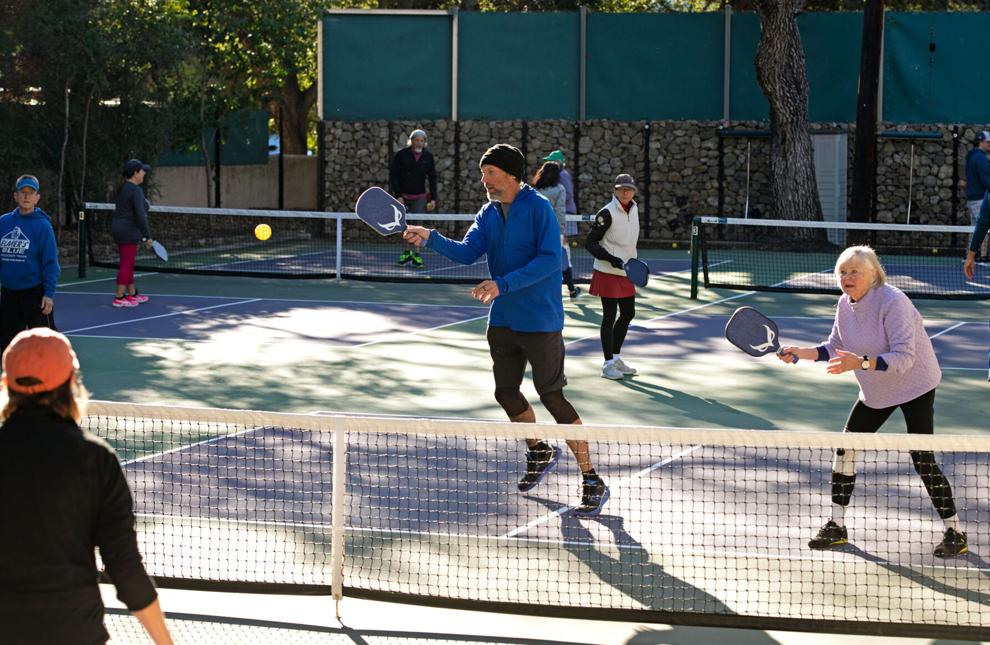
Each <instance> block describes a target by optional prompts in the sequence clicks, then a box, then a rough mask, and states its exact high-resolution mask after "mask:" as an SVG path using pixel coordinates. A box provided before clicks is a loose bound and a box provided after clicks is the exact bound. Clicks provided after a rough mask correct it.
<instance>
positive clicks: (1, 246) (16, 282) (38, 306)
mask: <svg viewBox="0 0 990 645" xmlns="http://www.w3.org/2000/svg"><path fill="white" fill-rule="evenodd" d="M40 191H41V187H40V185H39V183H38V179H37V178H36V177H33V176H32V175H21V176H20V177H18V178H17V182H16V183H15V184H14V201H16V202H17V208H15V209H14V210H12V211H10V212H9V213H7V214H6V215H4V216H3V217H0V285H2V287H0V353H2V352H3V350H4V349H6V348H7V345H9V344H10V341H12V340H13V339H14V336H16V335H17V334H18V333H20V332H22V331H24V330H25V329H31V328H33V327H48V328H50V329H55V321H54V319H53V316H52V311H53V310H54V309H55V285H56V284H58V276H59V273H61V268H60V267H59V264H58V246H57V244H56V243H55V232H54V231H53V230H52V223H51V222H50V221H49V219H48V215H46V214H45V212H44V211H42V210H41V209H40V208H38V201H39V200H40V199H41V192H40Z"/></svg>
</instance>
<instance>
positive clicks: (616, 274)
mask: <svg viewBox="0 0 990 645" xmlns="http://www.w3.org/2000/svg"><path fill="white" fill-rule="evenodd" d="M635 196H636V180H635V179H633V178H632V176H631V175H626V174H622V175H619V176H618V177H616V178H615V194H614V195H613V197H612V201H610V202H609V203H608V204H606V205H605V208H603V209H601V210H600V211H598V214H597V215H595V223H594V225H592V227H591V231H590V232H589V233H588V240H587V241H586V242H585V248H586V249H588V253H590V254H591V255H593V256H594V258H595V270H594V273H592V275H591V289H590V290H589V293H591V295H593V296H598V297H600V298H601V299H602V327H601V338H602V352H603V353H604V354H605V364H604V365H603V366H602V378H607V379H612V380H613V381H621V380H622V379H623V378H625V377H626V376H632V375H633V374H635V373H636V370H635V369H633V368H631V367H629V366H628V365H626V364H625V363H624V362H623V361H622V357H621V356H620V355H619V351H620V350H621V349H622V342H623V341H624V340H625V339H626V332H627V331H628V330H629V323H630V322H632V319H633V316H634V315H636V287H634V286H633V283H632V282H630V281H629V279H628V278H626V271H625V269H624V268H623V266H624V265H625V263H626V261H628V260H630V259H632V258H634V257H636V242H637V240H639V208H638V207H637V206H636V202H635V200H634V199H633V198H634V197H635ZM616 314H618V316H616Z"/></svg>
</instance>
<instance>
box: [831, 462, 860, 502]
mask: <svg viewBox="0 0 990 645" xmlns="http://www.w3.org/2000/svg"><path fill="white" fill-rule="evenodd" d="M855 485H856V451H855V450H843V449H842V448H840V449H838V450H836V451H835V459H833V460H832V502H833V503H835V504H838V505H839V506H848V505H849V499H850V498H851V497H852V492H853V487H854V486H855Z"/></svg>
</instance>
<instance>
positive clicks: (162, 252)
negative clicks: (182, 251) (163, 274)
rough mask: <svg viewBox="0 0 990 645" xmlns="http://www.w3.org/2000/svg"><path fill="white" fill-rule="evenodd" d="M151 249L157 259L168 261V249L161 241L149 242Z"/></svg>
mask: <svg viewBox="0 0 990 645" xmlns="http://www.w3.org/2000/svg"><path fill="white" fill-rule="evenodd" d="M151 250H152V251H153V252H154V253H155V255H157V256H158V259H159V260H161V261H162V262H168V251H167V250H166V249H165V246H164V245H163V244H162V243H161V242H159V241H158V240H155V241H153V242H152V243H151Z"/></svg>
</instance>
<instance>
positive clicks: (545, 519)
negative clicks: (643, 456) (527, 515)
mask: <svg viewBox="0 0 990 645" xmlns="http://www.w3.org/2000/svg"><path fill="white" fill-rule="evenodd" d="M700 447H701V444H698V445H696V446H691V447H690V448H685V449H684V450H681V451H680V452H677V453H674V454H673V455H671V456H670V457H667V458H666V459H663V460H661V461H658V462H657V463H655V464H653V465H652V466H647V467H646V468H644V469H643V470H641V471H639V472H638V473H634V474H632V475H629V476H628V477H623V478H621V479H616V480H614V482H613V483H612V485H611V486H609V490H610V491H611V490H613V489H616V488H621V487H622V486H624V485H625V484H628V483H629V482H631V481H633V480H635V479H638V478H640V477H643V476H644V475H649V474H650V473H652V472H653V471H655V470H658V469H660V468H663V467H664V466H666V465H667V464H670V463H673V462H674V461H676V460H678V459H680V458H681V457H683V456H684V455H687V454H689V453H692V452H694V451H695V450H697V449H698V448H700ZM575 508H577V506H576V505H572V506H563V507H561V508H558V509H557V510H556V511H551V512H549V513H547V514H546V515H544V516H543V517H538V518H536V519H535V520H533V521H532V522H529V523H528V524H526V525H525V526H518V527H516V528H514V529H512V530H511V531H509V532H508V533H506V534H505V535H503V536H501V537H505V538H511V537H515V536H517V535H519V534H520V533H523V532H525V531H528V530H529V529H531V528H533V527H534V526H539V525H540V524H543V523H545V522H548V521H550V520H552V519H553V518H555V517H558V516H560V515H563V514H564V513H566V512H567V511H571V510H574V509H575Z"/></svg>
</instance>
